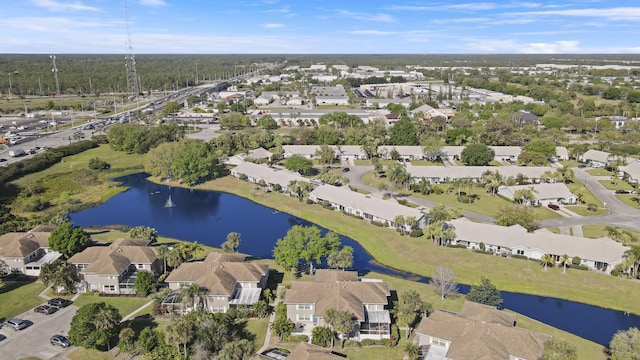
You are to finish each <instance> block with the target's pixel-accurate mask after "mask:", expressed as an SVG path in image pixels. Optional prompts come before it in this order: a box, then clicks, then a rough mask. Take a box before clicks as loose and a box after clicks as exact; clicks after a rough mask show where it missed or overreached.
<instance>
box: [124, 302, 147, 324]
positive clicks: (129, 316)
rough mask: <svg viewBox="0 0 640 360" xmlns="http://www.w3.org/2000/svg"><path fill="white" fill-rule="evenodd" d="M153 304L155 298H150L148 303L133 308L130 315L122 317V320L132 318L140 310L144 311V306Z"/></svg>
mask: <svg viewBox="0 0 640 360" xmlns="http://www.w3.org/2000/svg"><path fill="white" fill-rule="evenodd" d="M151 304H153V300H150V301H149V302H147V303H146V304H144V305H142V306H140V307H139V308H137V309H135V310H133V311H132V312H131V313H129V315H127V316H125V317H123V318H122V322H124V321H127V320H130V319H132V318H133V317H134V316H135V315H136V314H137V313H139V312H140V311H142V310H143V309H144V308H146V307H147V306H149V305H151Z"/></svg>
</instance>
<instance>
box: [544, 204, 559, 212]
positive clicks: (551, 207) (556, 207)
mask: <svg viewBox="0 0 640 360" xmlns="http://www.w3.org/2000/svg"><path fill="white" fill-rule="evenodd" d="M547 206H548V207H549V209H551V210H556V211H557V210H560V206H558V205H556V204H549V205H547Z"/></svg>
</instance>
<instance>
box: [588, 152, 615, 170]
mask: <svg viewBox="0 0 640 360" xmlns="http://www.w3.org/2000/svg"><path fill="white" fill-rule="evenodd" d="M580 161H584V162H587V163H589V166H591V167H594V168H599V167H605V166H607V165H609V163H610V162H611V161H612V157H611V154H610V153H608V152H606V151H600V150H587V151H586V152H585V153H584V154H582V156H580Z"/></svg>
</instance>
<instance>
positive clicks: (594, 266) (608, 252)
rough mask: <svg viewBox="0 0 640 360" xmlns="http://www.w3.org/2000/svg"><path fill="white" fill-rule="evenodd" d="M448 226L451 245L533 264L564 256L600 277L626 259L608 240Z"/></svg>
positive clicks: (462, 223)
mask: <svg viewBox="0 0 640 360" xmlns="http://www.w3.org/2000/svg"><path fill="white" fill-rule="evenodd" d="M449 224H450V226H451V227H452V228H453V229H454V231H455V234H456V238H455V239H454V240H453V241H452V244H454V245H465V246H466V247H467V248H468V249H480V243H484V246H485V251H491V252H494V253H496V254H499V255H502V256H511V255H520V256H526V257H528V258H531V259H535V260H540V259H542V257H543V256H544V255H547V254H548V255H551V257H552V258H553V259H554V261H555V262H557V263H558V262H560V258H561V257H562V256H563V255H564V254H567V255H569V257H570V258H574V257H576V256H577V257H579V258H580V259H581V263H580V264H581V265H584V266H587V267H588V268H590V269H591V270H595V271H601V272H604V273H610V272H611V270H613V269H614V268H615V266H616V265H617V264H620V263H621V262H622V261H623V260H624V258H625V257H626V255H625V252H626V251H627V250H629V248H628V247H626V246H623V245H622V244H620V243H618V242H616V241H614V240H612V239H610V238H608V237H601V238H598V239H590V238H584V237H579V236H570V235H563V234H554V233H552V232H550V231H549V230H547V229H540V230H536V231H534V232H532V233H529V232H527V230H526V229H525V228H523V227H522V226H520V225H513V226H498V225H491V224H481V223H474V222H472V221H470V220H468V219H465V218H460V219H455V220H452V221H451V222H450V223H449Z"/></svg>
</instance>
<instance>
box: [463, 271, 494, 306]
mask: <svg viewBox="0 0 640 360" xmlns="http://www.w3.org/2000/svg"><path fill="white" fill-rule="evenodd" d="M467 300H469V301H473V302H477V303H480V304H485V305H489V306H496V307H499V306H500V305H502V296H501V295H500V291H498V289H497V288H496V287H495V285H493V284H492V283H491V281H490V280H489V279H487V278H485V277H482V278H480V285H471V289H470V290H469V294H467Z"/></svg>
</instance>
